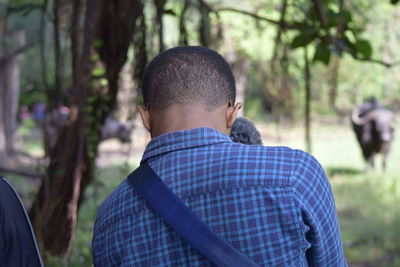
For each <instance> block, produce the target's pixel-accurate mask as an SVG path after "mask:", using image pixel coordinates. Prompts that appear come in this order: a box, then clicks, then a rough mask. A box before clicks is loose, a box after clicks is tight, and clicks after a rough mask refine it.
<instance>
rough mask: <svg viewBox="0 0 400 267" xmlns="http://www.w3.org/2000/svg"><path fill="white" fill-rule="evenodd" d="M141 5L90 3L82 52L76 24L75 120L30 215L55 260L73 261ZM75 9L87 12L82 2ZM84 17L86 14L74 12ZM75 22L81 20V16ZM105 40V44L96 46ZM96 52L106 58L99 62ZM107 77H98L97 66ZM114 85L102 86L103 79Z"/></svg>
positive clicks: (91, 0) (53, 156) (64, 134)
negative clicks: (84, 207)
mask: <svg viewBox="0 0 400 267" xmlns="http://www.w3.org/2000/svg"><path fill="white" fill-rule="evenodd" d="M137 3H138V1H131V0H113V1H109V0H107V1H106V0H102V1H99V0H88V1H87V2H86V9H85V10H86V13H85V25H84V31H83V38H82V47H80V45H79V43H80V41H79V40H80V39H81V37H80V35H79V34H78V33H76V32H74V31H75V30H78V29H79V24H78V23H76V22H74V21H73V22H72V25H74V26H73V28H72V29H73V30H72V32H71V38H72V40H71V41H72V43H73V44H74V45H73V48H72V50H73V53H75V54H74V55H73V59H74V61H73V92H72V95H73V98H72V100H71V103H72V106H71V115H70V118H69V120H68V122H67V124H66V125H65V126H64V129H63V130H62V131H61V133H60V136H59V137H58V141H57V143H56V146H55V148H54V149H53V150H52V151H50V158H51V159H50V164H49V166H48V168H47V172H46V175H45V177H44V181H43V183H42V185H41V187H40V189H39V193H38V195H37V198H36V199H35V201H34V203H33V206H32V208H31V210H30V216H31V219H32V222H33V224H34V227H35V230H36V233H37V237H38V240H39V243H40V245H41V247H42V248H44V249H45V250H47V251H49V252H50V253H51V254H53V255H58V256H61V257H64V258H66V257H68V255H69V253H70V250H71V244H72V240H73V237H74V232H75V229H76V224H77V213H78V210H79V207H80V204H81V203H82V196H83V193H84V190H85V188H86V187H87V185H88V184H89V183H90V182H91V181H92V179H93V171H94V160H95V156H96V153H97V146H98V143H99V138H100V129H101V126H102V125H103V123H104V120H105V118H106V117H107V116H108V115H109V114H110V113H111V111H112V109H113V107H114V104H115V101H116V95H117V92H118V78H119V73H120V70H121V68H122V66H123V64H124V63H125V61H126V58H127V51H128V47H129V44H130V42H131V39H132V35H133V29H134V25H135V18H136V17H135V16H136V14H137V13H138V11H137V9H136V7H137ZM74 6H75V8H82V7H83V6H82V5H81V4H80V3H79V0H76V2H75V5H74ZM74 12H80V10H74ZM74 18H75V19H78V20H79V19H80V18H79V16H75V17H74ZM95 40H96V42H97V40H99V42H97V43H100V45H98V44H96V45H95V46H94V41H95ZM93 53H98V54H99V55H100V59H99V60H96V61H93V59H92V58H93V57H91V55H93ZM99 65H100V66H102V65H104V66H105V68H106V73H105V74H104V75H102V76H101V77H94V76H92V69H93V67H94V66H99ZM101 79H106V80H107V82H108V84H107V85H106V86H104V85H101V83H99V80H101Z"/></svg>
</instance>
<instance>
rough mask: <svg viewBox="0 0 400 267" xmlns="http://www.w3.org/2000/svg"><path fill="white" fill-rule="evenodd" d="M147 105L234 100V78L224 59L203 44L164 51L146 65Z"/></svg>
mask: <svg viewBox="0 0 400 267" xmlns="http://www.w3.org/2000/svg"><path fill="white" fill-rule="evenodd" d="M142 92H143V98H144V102H145V105H146V107H148V108H150V109H153V110H158V111H161V110H165V109H166V108H168V107H169V106H171V105H173V104H192V103H200V104H203V105H206V106H207V107H208V108H209V109H211V110H212V109H213V108H214V107H218V106H221V105H223V104H228V102H230V103H231V104H234V102H235V97H236V87H235V80H234V77H233V74H232V70H231V68H230V66H229V64H228V63H227V62H226V61H225V59H224V58H223V57H222V56H221V55H219V54H218V53H217V52H215V51H213V50H211V49H208V48H204V47H200V46H182V47H175V48H172V49H169V50H166V51H164V52H163V53H161V54H159V55H158V56H156V57H155V58H154V59H153V60H152V61H151V62H150V64H149V65H148V66H147V68H146V71H145V73H144V78H143V84H142Z"/></svg>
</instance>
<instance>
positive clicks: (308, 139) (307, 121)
mask: <svg viewBox="0 0 400 267" xmlns="http://www.w3.org/2000/svg"><path fill="white" fill-rule="evenodd" d="M304 81H305V103H304V113H305V114H304V115H305V116H304V118H305V120H304V128H305V142H306V151H307V152H308V153H311V151H312V144H311V114H310V113H311V72H310V61H309V59H308V51H307V47H304Z"/></svg>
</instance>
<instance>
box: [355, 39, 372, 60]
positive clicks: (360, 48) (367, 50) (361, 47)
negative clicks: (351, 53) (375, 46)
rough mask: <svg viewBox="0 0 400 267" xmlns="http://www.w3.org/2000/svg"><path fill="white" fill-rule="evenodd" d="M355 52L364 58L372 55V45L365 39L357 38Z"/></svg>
mask: <svg viewBox="0 0 400 267" xmlns="http://www.w3.org/2000/svg"><path fill="white" fill-rule="evenodd" d="M355 47H356V50H357V53H360V54H361V55H362V56H363V57H364V58H370V57H371V55H372V46H371V44H370V43H369V42H368V41H367V40H357V41H356V43H355Z"/></svg>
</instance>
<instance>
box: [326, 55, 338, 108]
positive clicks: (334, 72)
mask: <svg viewBox="0 0 400 267" xmlns="http://www.w3.org/2000/svg"><path fill="white" fill-rule="evenodd" d="M331 58H332V59H331V63H330V68H329V72H330V73H329V80H328V84H329V106H330V107H331V109H332V110H333V111H334V112H336V111H337V108H336V99H337V94H338V93H337V92H338V76H339V66H340V58H339V56H338V55H335V54H332V56H331Z"/></svg>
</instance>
